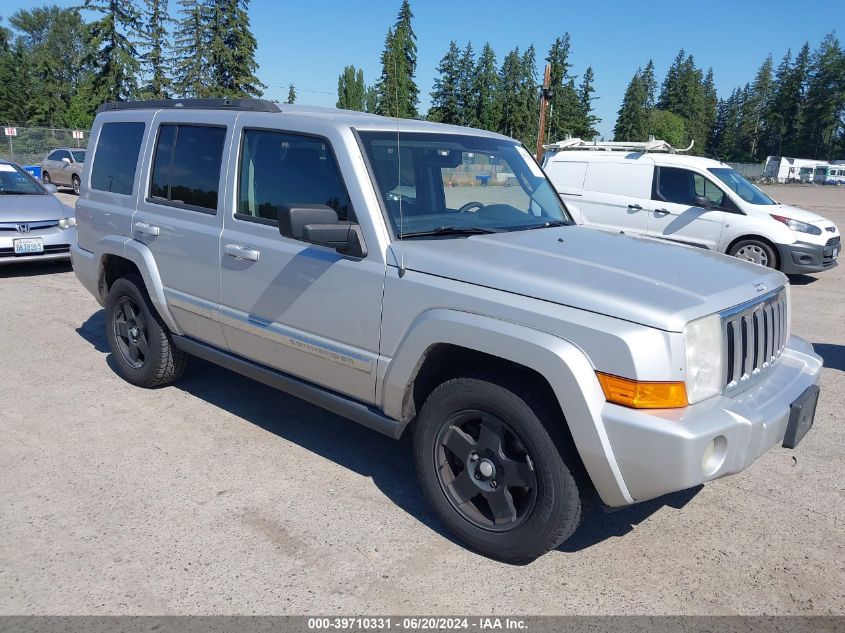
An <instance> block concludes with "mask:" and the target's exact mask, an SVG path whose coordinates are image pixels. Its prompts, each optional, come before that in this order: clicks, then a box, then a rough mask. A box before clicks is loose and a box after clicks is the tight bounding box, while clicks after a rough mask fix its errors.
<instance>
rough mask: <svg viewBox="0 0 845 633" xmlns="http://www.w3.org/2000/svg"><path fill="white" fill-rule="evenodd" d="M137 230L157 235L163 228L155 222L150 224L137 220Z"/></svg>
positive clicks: (144, 233) (137, 231)
mask: <svg viewBox="0 0 845 633" xmlns="http://www.w3.org/2000/svg"><path fill="white" fill-rule="evenodd" d="M135 232H136V233H141V234H142V235H152V236H153V237H155V236H156V235H158V234H159V233H161V229H160V228H159V227H157V226H156V225H154V224H148V223H146V222H136V223H135Z"/></svg>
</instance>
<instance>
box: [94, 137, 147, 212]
mask: <svg viewBox="0 0 845 633" xmlns="http://www.w3.org/2000/svg"><path fill="white" fill-rule="evenodd" d="M143 138H144V124H143V123H138V122H123V121H121V122H115V123H104V124H103V127H102V128H100V135H99V137H98V139H97V149H96V150H95V152H94V165H93V166H92V167H91V188H92V189H97V190H99V191H109V192H111V193H119V194H123V195H131V194H132V189H133V186H134V184H135V169H136V167H137V166H138V154H139V153H140V151H141V141H142V140H143Z"/></svg>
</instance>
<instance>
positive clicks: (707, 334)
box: [684, 314, 725, 404]
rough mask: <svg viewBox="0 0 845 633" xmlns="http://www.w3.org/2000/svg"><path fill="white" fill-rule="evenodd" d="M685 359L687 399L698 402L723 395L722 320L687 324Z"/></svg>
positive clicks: (714, 316) (713, 317)
mask: <svg viewBox="0 0 845 633" xmlns="http://www.w3.org/2000/svg"><path fill="white" fill-rule="evenodd" d="M684 344H685V346H686V356H687V377H686V384H687V399H688V400H689V403H690V404H695V403H696V402H701V401H702V400H705V399H706V398H709V397H710V396H715V395H716V394H717V393H719V392H720V391H722V376H723V370H724V364H725V361H724V358H723V357H722V319H721V317H720V316H719V315H718V314H711V315H710V316H706V317H704V318H701V319H696V320H695V321H690V322H689V323H687V325H686V327H685V328H684Z"/></svg>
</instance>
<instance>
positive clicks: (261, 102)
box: [97, 99, 281, 113]
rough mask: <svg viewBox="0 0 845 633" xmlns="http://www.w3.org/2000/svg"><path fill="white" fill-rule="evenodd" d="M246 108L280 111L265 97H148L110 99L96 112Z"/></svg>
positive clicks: (249, 109)
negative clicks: (145, 99)
mask: <svg viewBox="0 0 845 633" xmlns="http://www.w3.org/2000/svg"><path fill="white" fill-rule="evenodd" d="M170 108H176V109H182V108H184V109H186V110H246V111H249V112H281V109H280V108H279V106H278V105H277V104H275V103H273V102H272V101H267V100H266V99H150V100H149V101H119V102H118V101H110V102H108V103H104V104H102V105H101V106H100V107H99V108H98V109H97V112H98V113H99V112H111V111H114V110H165V109H170Z"/></svg>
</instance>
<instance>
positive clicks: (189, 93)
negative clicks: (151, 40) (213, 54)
mask: <svg viewBox="0 0 845 633" xmlns="http://www.w3.org/2000/svg"><path fill="white" fill-rule="evenodd" d="M179 4H180V8H179V19H178V21H177V23H176V29H175V33H174V47H173V90H174V92H175V93H176V94H177V95H179V96H181V97H204V96H207V95H209V94H210V93H211V77H210V75H209V50H208V32H209V12H208V7H207V6H206V5H205V0H180V2H179Z"/></svg>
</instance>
